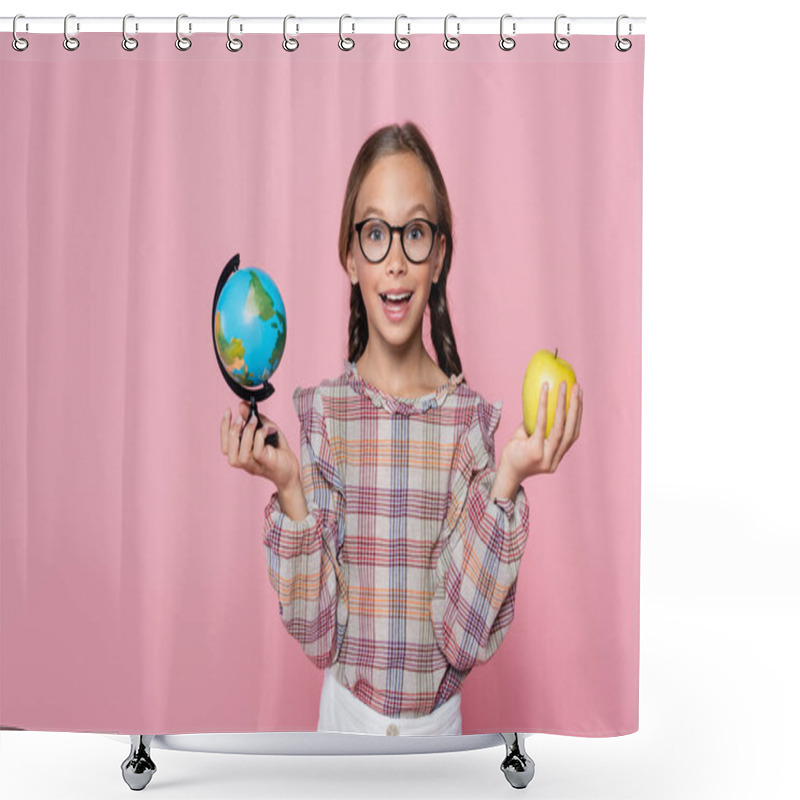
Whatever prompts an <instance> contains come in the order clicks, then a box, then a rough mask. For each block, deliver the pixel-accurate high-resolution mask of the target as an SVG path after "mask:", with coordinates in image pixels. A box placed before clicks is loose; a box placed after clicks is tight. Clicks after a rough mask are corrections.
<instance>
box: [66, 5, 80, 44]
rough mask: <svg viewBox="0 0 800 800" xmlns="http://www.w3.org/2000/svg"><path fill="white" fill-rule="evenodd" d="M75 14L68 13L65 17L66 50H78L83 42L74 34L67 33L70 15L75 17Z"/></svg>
mask: <svg viewBox="0 0 800 800" xmlns="http://www.w3.org/2000/svg"><path fill="white" fill-rule="evenodd" d="M74 16H75V15H74V14H67V16H66V17H64V49H65V50H77V49H78V48H79V47H80V46H81V43H80V42H79V41H78V40H77V39H76V38H75V37H74V36H70V35H69V34H68V33H67V22H68V21H69V18H70V17H74ZM78 30H80V26H78Z"/></svg>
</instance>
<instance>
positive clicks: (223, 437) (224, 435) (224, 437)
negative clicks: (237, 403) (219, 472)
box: [219, 408, 231, 456]
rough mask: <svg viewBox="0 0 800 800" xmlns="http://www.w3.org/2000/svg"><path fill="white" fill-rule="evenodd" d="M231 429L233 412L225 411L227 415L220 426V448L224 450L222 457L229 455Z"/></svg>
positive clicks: (227, 409)
mask: <svg viewBox="0 0 800 800" xmlns="http://www.w3.org/2000/svg"><path fill="white" fill-rule="evenodd" d="M230 427H231V410H230V409H229V408H226V409H225V414H224V415H223V417H222V422H221V423H220V426H219V446H220V449H221V450H222V455H224V456H226V455H228V430H229V429H230Z"/></svg>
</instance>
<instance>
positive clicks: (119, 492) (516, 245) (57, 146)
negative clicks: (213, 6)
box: [0, 33, 644, 736]
mask: <svg viewBox="0 0 800 800" xmlns="http://www.w3.org/2000/svg"><path fill="white" fill-rule="evenodd" d="M80 38H81V46H80V48H79V49H78V50H77V51H75V52H67V51H65V50H64V48H63V47H62V41H63V37H62V36H60V35H50V34H39V35H29V36H28V39H29V41H30V46H29V48H28V49H27V50H26V51H25V52H23V53H17V52H15V51H14V50H13V49H12V48H10V47H4V48H2V55H1V56H0V70H1V72H0V91H1V92H2V107H3V109H4V113H3V115H2V119H0V136H1V138H0V168H1V169H2V183H1V185H0V199H1V200H2V206H1V208H0V210H1V211H2V228H1V232H2V242H1V243H0V259H1V264H0V266H1V268H2V272H1V273H0V357H1V358H2V364H0V381H2V384H0V387H1V388H0V400H1V402H2V408H1V409H0V433H1V434H2V446H1V447H0V469H1V470H2V504H1V507H0V522H1V523H2V531H1V538H0V547H1V548H2V549H1V550H0V556H1V558H0V600H1V601H2V605H1V606H0V637H1V641H0V724H2V725H3V726H14V727H21V728H26V729H36V730H63V731H95V732H119V733H142V734H150V733H202V732H212V731H214V732H228V731H231V732H232V731H236V732H246V731H300V730H309V731H313V730H316V725H317V713H318V710H319V696H320V687H321V685H322V677H323V676H322V672H321V670H319V669H317V668H316V667H315V666H314V665H313V664H312V663H311V662H310V661H309V660H308V659H307V658H306V657H305V655H304V654H303V652H302V651H301V648H300V647H299V646H298V644H297V642H296V641H294V640H292V638H291V637H290V636H289V635H288V634H287V631H286V630H285V629H284V627H283V626H282V624H281V620H280V616H279V609H278V602H277V597H276V595H275V592H274V590H273V588H272V586H271V585H270V584H269V581H268V579H267V568H266V559H265V553H264V544H263V542H262V536H263V525H264V509H265V506H266V505H267V503H268V501H269V498H270V495H271V494H272V491H273V489H274V487H273V486H272V484H271V483H269V482H267V481H265V480H264V479H259V478H254V477H252V476H250V475H246V474H245V473H244V472H242V471H241V470H233V469H231V467H230V466H229V465H228V463H227V459H226V458H225V457H224V456H223V455H222V454H221V452H220V421H221V418H222V414H223V412H224V410H225V408H226V407H228V408H232V409H233V410H234V411H235V410H236V407H237V405H238V398H236V397H234V395H233V394H232V393H231V391H230V389H229V388H228V387H227V385H226V384H225V382H224V381H223V379H222V376H221V375H220V372H219V369H218V366H217V364H216V361H215V357H214V352H213V346H212V339H211V336H210V312H211V303H212V299H213V293H214V289H215V286H216V282H217V278H218V277H219V274H220V272H221V270H222V268H223V267H224V266H225V264H226V263H227V261H228V259H229V258H230V257H231V256H232V255H233V254H234V253H240V254H241V259H242V266H243V267H244V266H257V267H259V268H261V269H263V270H265V271H266V272H268V273H269V274H270V276H271V277H272V278H273V279H274V281H275V282H276V284H277V285H278V287H279V288H280V291H281V294H282V296H283V299H284V302H285V304H286V309H287V328H288V335H287V344H286V350H285V352H284V355H283V359H282V361H281V364H280V367H279V368H278V370H277V372H276V374H275V376H274V378H273V379H272V382H273V384H274V385H275V387H276V392H275V394H274V395H273V396H272V397H270V398H269V399H268V400H266V401H264V402H263V403H262V404H261V411H262V413H264V414H266V415H268V416H269V417H270V418H271V419H274V420H275V421H276V422H277V423H278V425H279V426H280V427H281V429H282V430H283V431H284V432H285V433H286V436H287V438H288V439H289V442H290V445H291V446H292V449H293V450H294V452H295V454H297V456H298V458H299V456H300V430H299V425H298V419H297V415H296V413H295V409H294V407H293V404H292V393H293V390H294V389H295V388H296V387H298V386H304V387H309V386H312V385H316V384H319V383H320V382H321V381H322V380H323V379H326V378H334V377H336V376H337V375H339V374H340V372H341V370H342V362H343V359H345V358H346V357H347V342H348V338H347V325H348V319H349V298H350V283H349V280H348V278H347V276H346V274H345V272H344V270H343V269H342V267H341V265H340V264H339V258H338V236H339V224H340V219H341V214H342V202H343V199H344V192H345V186H346V182H347V177H348V174H349V171H350V167H351V165H352V163H353V160H354V159H355V157H356V154H357V152H358V149H359V148H360V146H361V144H362V142H363V141H364V140H365V139H366V138H367V137H368V136H369V135H370V134H371V133H373V132H374V131H375V130H377V129H378V128H380V127H382V126H384V125H388V124H393V123H398V124H403V123H405V122H406V121H413V122H414V123H416V124H417V125H418V126H419V127H420V128H421V130H422V131H423V132H424V134H425V136H426V138H427V140H428V142H429V143H430V145H431V147H432V149H433V151H434V153H435V155H436V158H437V160H438V163H439V165H440V167H441V170H442V173H443V176H444V180H445V182H446V185H447V190H448V193H449V197H450V203H451V206H452V210H453V225H454V236H453V239H454V252H453V261H452V267H451V271H450V275H449V278H448V284H447V291H448V301H449V308H450V315H451V319H452V322H453V329H454V334H455V339H456V343H457V346H458V352H459V355H460V357H461V361H462V365H463V368H464V373H465V376H466V380H467V382H468V384H469V386H470V387H472V388H473V389H474V390H475V391H477V392H480V393H481V394H482V395H483V396H484V397H485V398H486V399H487V400H488V401H489V402H492V403H494V402H496V401H498V400H502V401H503V405H502V418H501V421H500V425H499V428H498V430H497V434H496V442H495V447H496V455H497V457H498V458H499V455H500V452H501V450H502V447H503V445H504V444H505V443H506V442H507V441H508V439H509V437H510V436H511V435H512V433H513V431H514V429H515V428H516V427H517V426H518V425H519V424H520V423H521V422H522V404H521V399H522V380H523V376H524V374H525V369H526V367H527V365H528V362H529V360H530V358H531V357H532V356H533V354H534V353H535V352H536V351H537V350H540V349H549V350H554V349H555V348H556V347H557V348H558V349H559V355H562V356H563V357H564V358H565V359H567V360H568V361H569V362H570V363H571V364H572V366H573V367H574V369H575V372H576V375H577V379H578V382H579V383H580V385H581V386H582V387H583V388H584V392H585V398H584V414H583V419H582V426H581V431H580V438H579V439H578V441H577V442H576V443H575V444H574V446H573V447H572V448H571V449H570V450H569V452H568V453H567V454H566V456H565V457H564V459H563V461H562V462H561V463H560V464H559V466H558V469H557V470H556V472H555V473H553V474H549V475H536V476H532V477H529V478H526V479H525V481H524V482H523V487H524V489H525V492H526V495H527V498H528V500H529V503H530V535H529V538H528V543H527V547H526V551H525V554H524V557H523V560H522V563H521V567H520V572H519V577H518V582H517V586H516V608H515V616H514V620H513V623H512V625H511V628H510V630H509V632H508V635H507V636H506V638H505V639H504V641H503V643H502V644H501V646H500V647H499V649H498V651H497V653H496V654H495V655H494V656H493V657H492V658H491V659H490V660H489V661H488V662H486V663H485V664H482V665H480V666H478V667H476V668H475V669H474V670H473V671H472V672H471V673H470V674H469V675H468V677H467V678H466V680H465V683H464V687H463V694H462V713H463V733H484V732H497V731H525V732H537V731H541V732H548V733H559V734H567V735H577V736H614V735H621V734H627V733H631V732H633V731H635V730H637V728H638V670H639V546H640V497H641V353H642V349H641V250H642V242H641V231H642V94H643V67H644V37H641V36H639V37H633V40H634V46H633V47H632V48H631V50H630V51H629V52H626V53H621V52H619V51H617V50H616V49H615V47H614V42H615V37H614V36H613V35H612V36H588V35H587V36H575V37H572V44H571V47H570V48H569V50H567V51H566V52H563V53H561V52H557V51H556V50H555V49H554V48H553V46H552V37H551V36H544V35H530V36H524V37H518V41H517V45H516V47H515V48H514V50H512V51H509V52H504V51H502V50H501V49H500V48H499V47H498V37H497V36H494V35H471V36H468V37H463V40H462V43H461V46H460V47H459V49H458V50H456V51H454V52H448V51H446V50H445V49H444V48H443V47H442V37H441V36H432V35H418V36H413V37H411V40H412V46H411V47H410V48H409V49H408V50H407V51H405V52H398V51H396V50H395V48H394V47H393V46H392V43H393V37H392V36H386V35H360V36H355V37H354V38H355V41H356V46H355V48H354V49H353V50H352V51H350V52H342V51H341V50H340V49H339V48H338V47H337V42H338V35H335V34H330V35H329V34H314V35H307V36H305V37H300V41H301V46H300V48H299V49H298V50H297V51H296V52H294V53H286V52H285V51H283V49H282V48H281V45H280V43H281V41H282V37H281V36H276V35H258V36H255V35H254V36H250V37H245V39H244V42H245V45H244V47H243V49H242V51H241V52H239V53H230V52H229V51H227V49H226V48H225V41H226V37H225V35H224V34H198V35H194V36H192V40H193V46H192V47H191V49H190V50H188V51H186V52H180V51H178V50H177V49H176V48H175V44H174V41H175V37H174V35H172V34H147V35H142V36H140V37H139V38H140V45H139V47H138V49H137V50H136V51H133V52H126V51H124V50H123V49H122V48H121V47H120V44H119V38H120V37H119V36H118V35H117V34H101V33H98V34H87V35H84V36H81V37H80ZM395 224H396V223H395ZM424 341H425V344H426V347H427V349H428V352H429V353H430V354H431V356H432V357H434V358H435V351H434V349H433V346H432V344H431V339H430V320H429V318H428V317H426V319H425V323H424Z"/></svg>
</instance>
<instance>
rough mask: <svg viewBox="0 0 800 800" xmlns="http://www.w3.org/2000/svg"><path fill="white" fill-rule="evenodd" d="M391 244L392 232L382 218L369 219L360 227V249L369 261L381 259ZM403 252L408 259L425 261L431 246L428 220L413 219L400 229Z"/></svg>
mask: <svg viewBox="0 0 800 800" xmlns="http://www.w3.org/2000/svg"><path fill="white" fill-rule="evenodd" d="M391 244H392V232H391V230H390V228H389V226H388V225H387V224H386V222H384V221H383V220H378V219H370V220H367V222H366V224H365V225H364V226H363V227H362V228H361V250H362V251H363V253H364V256H365V257H366V258H367V259H369V260H370V261H382V260H383V259H384V258H385V257H386V254H387V253H388V252H389V248H390V247H391ZM402 245H403V252H405V254H406V257H407V258H408V259H409V261H415V262H420V261H425V259H426V258H427V257H428V256H429V255H430V252H431V250H432V248H433V230H432V228H431V226H430V224H429V223H428V222H426V221H425V220H422V219H415V220H411V222H408V223H407V224H406V225H405V227H404V228H403V231H402Z"/></svg>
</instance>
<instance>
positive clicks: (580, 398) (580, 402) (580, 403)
mask: <svg viewBox="0 0 800 800" xmlns="http://www.w3.org/2000/svg"><path fill="white" fill-rule="evenodd" d="M582 419H583V387H582V386H581V390H580V393H579V394H578V421H577V423H576V424H575V438H576V439H577V438H578V436H580V433H581V420H582Z"/></svg>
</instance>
